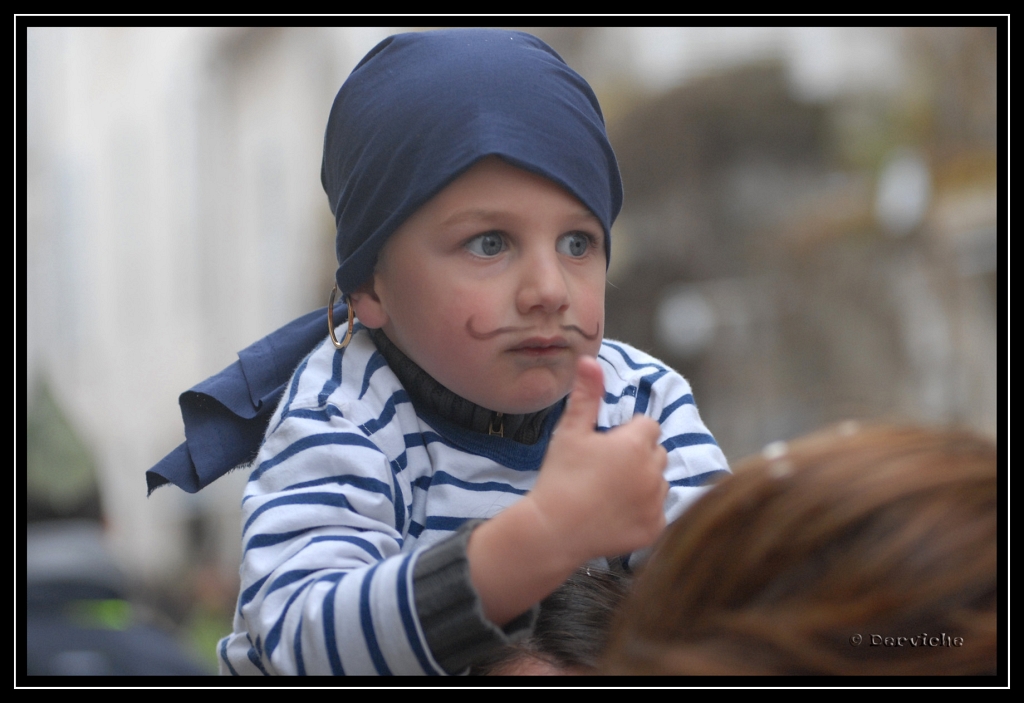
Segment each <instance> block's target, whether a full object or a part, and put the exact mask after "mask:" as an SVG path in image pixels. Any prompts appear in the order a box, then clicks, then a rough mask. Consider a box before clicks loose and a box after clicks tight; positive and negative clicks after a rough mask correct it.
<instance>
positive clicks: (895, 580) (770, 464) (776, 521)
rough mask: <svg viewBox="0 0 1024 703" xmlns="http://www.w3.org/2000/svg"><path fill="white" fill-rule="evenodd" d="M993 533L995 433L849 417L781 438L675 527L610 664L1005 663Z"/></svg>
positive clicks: (615, 669)
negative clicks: (862, 424)
mask: <svg viewBox="0 0 1024 703" xmlns="http://www.w3.org/2000/svg"><path fill="white" fill-rule="evenodd" d="M996 530H997V528H996V448H995V445H994V443H993V442H991V441H990V440H987V439H983V438H980V437H977V436H975V435H973V434H969V433H965V432H958V431H941V432H940V431H929V430H923V429H918V428H907V427H869V428H863V429H861V428H859V427H857V426H855V425H853V423H845V424H844V425H841V426H839V427H838V428H833V429H830V430H827V431H824V432H820V433H817V434H814V435H810V436H808V437H805V438H802V439H800V440H797V441H794V442H790V443H788V444H783V443H776V444H774V445H769V447H767V448H766V450H765V452H764V454H763V455H760V456H755V457H752V458H750V459H747V460H746V461H744V462H742V463H741V464H739V465H737V466H736V469H735V474H734V475H733V476H730V477H727V478H725V479H724V480H722V481H721V482H720V483H719V484H718V485H717V486H715V488H713V489H712V490H711V491H710V492H709V493H708V494H707V495H705V496H704V497H703V498H702V499H701V500H700V501H698V502H697V503H696V504H695V505H694V506H693V507H692V508H691V509H690V510H689V511H687V512H686V513H685V514H684V515H683V516H682V517H681V518H680V519H679V520H678V521H677V522H676V523H675V524H674V525H673V526H672V527H671V528H669V530H667V531H666V534H665V535H664V536H663V538H662V540H661V542H660V543H659V546H658V547H657V549H656V551H655V553H654V555H653V556H652V557H651V559H650V562H649V563H648V565H647V567H646V568H645V569H644V571H643V572H642V573H641V574H640V576H639V577H638V578H637V583H636V586H635V589H634V591H633V593H632V594H631V595H630V597H629V598H628V599H627V601H626V602H625V603H624V604H623V608H622V610H621V611H620V613H619V616H618V618H617V620H616V622H615V624H614V626H613V630H612V636H611V639H610V645H609V650H608V654H607V657H606V667H605V669H606V671H607V672H608V673H615V674H720V675H723V674H724V675H729V674H883V675H884V674H910V675H916V674H967V675H970V674H994V673H995V671H996V597H997V594H996V591H997V589H996V551H997V545H996V541H997V537H996ZM922 637H923V639H922ZM858 638H859V639H858ZM885 638H893V639H891V640H886V639H885ZM895 638H903V640H898V639H895ZM954 638H959V639H954ZM937 641H938V642H940V643H939V644H936V642H937Z"/></svg>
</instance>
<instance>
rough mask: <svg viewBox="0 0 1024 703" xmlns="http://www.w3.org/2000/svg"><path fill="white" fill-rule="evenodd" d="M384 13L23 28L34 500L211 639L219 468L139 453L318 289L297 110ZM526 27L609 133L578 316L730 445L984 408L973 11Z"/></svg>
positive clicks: (232, 560) (319, 123)
mask: <svg viewBox="0 0 1024 703" xmlns="http://www.w3.org/2000/svg"><path fill="white" fill-rule="evenodd" d="M400 29H401V28H332V29H328V28H288V29H269V28H257V29H251V28H250V29H245V28H203V29H190V28H158V29H137V28H88V29H76V28H56V27H55V28H39V27H36V28H29V29H28V36H27V47H26V48H27V65H26V67H25V68H26V72H27V85H26V88H27V90H26V93H27V123H26V125H25V127H26V132H27V168H28V171H27V186H28V190H27V194H26V196H27V197H26V199H25V200H23V201H21V202H23V203H25V205H26V206H27V220H28V236H27V241H26V251H25V256H26V260H27V286H26V292H27V299H26V305H27V338H26V340H25V346H24V348H25V354H26V356H25V362H26V367H27V375H26V378H27V382H28V384H29V387H28V389H27V391H28V392H27V396H26V397H27V398H29V407H28V408H27V409H24V410H23V411H22V413H21V415H20V417H21V418H22V420H23V424H24V422H25V418H29V417H30V418H32V419H31V421H29V422H28V424H30V425H32V428H33V430H32V437H31V438H30V441H29V442H27V446H28V452H29V458H28V461H29V463H30V464H32V466H35V467H37V468H38V467H44V469H45V470H46V471H51V472H53V471H56V472H60V471H66V472H67V475H68V476H69V477H70V478H69V479H68V481H67V482H66V484H67V485H66V486H64V487H63V488H61V489H60V490H57V489H53V490H57V493H55V494H54V495H55V496H56V497H54V498H53V500H55V501H57V503H58V504H60V501H65V502H67V501H69V500H71V499H70V498H68V496H67V495H64V494H66V493H68V492H69V491H71V489H72V487H74V486H80V487H81V491H82V492H83V495H85V494H86V493H88V492H89V491H96V486H98V495H99V497H100V498H101V502H102V506H103V515H104V520H105V525H106V530H105V534H106V539H107V543H108V545H109V549H110V552H111V554H112V555H113V557H114V558H115V560H116V561H117V563H118V565H119V566H120V568H121V570H122V571H123V572H124V574H125V575H126V578H128V579H129V580H132V581H133V582H134V583H135V584H137V585H138V587H139V589H141V591H140V592H145V593H149V594H151V595H150V597H151V599H152V600H153V601H154V602H155V603H157V605H158V606H159V607H161V608H162V609H163V611H164V612H166V613H169V617H170V620H172V621H173V622H175V623H176V624H177V626H178V627H180V628H181V632H182V633H184V635H185V636H188V637H191V639H192V642H193V643H194V646H195V647H196V648H197V651H200V652H202V654H203V656H205V657H206V658H207V659H208V660H209V661H211V662H212V661H213V655H212V645H213V642H215V640H216V638H217V637H219V636H221V635H223V634H225V633H226V632H228V631H229V630H230V612H231V609H232V605H233V601H234V598H235V597H236V595H237V591H236V588H237V568H238V558H239V551H240V545H239V539H240V525H239V501H240V496H241V491H242V483H244V481H245V478H246V476H245V473H244V472H235V473H233V474H230V475H229V476H227V477H225V478H224V479H221V480H220V481H218V482H217V483H215V484H214V485H213V486H211V487H210V488H208V489H206V490H204V491H202V492H201V493H199V494H196V495H187V494H185V493H183V492H181V491H180V490H178V489H177V488H174V487H169V488H163V489H160V490H158V491H156V492H155V493H154V494H153V496H152V497H150V498H148V499H147V498H146V484H145V479H144V475H143V474H144V472H145V470H146V469H148V468H149V467H150V466H152V465H153V464H154V463H156V462H157V461H158V460H159V459H160V458H161V457H163V456H164V455H165V454H166V453H167V452H168V451H170V450H171V449H173V448H174V447H175V446H177V445H178V444H179V443H180V442H182V441H183V439H184V436H183V431H182V424H181V419H180V415H179V413H178V407H177V395H178V394H179V393H180V392H181V391H183V390H185V389H186V388H188V387H190V386H192V385H193V384H195V383H196V382H198V381H200V380H202V379H203V378H205V377H207V376H209V375H211V374H213V373H215V372H217V371H219V370H220V369H222V368H223V367H225V366H227V365H228V364H230V363H232V361H234V359H235V356H234V355H235V352H236V351H238V350H239V349H242V348H244V347H245V346H247V345H248V344H249V343H251V342H253V341H255V340H256V339H258V338H259V337H261V336H263V335H264V334H266V333H268V332H270V331H272V330H274V329H276V328H277V327H279V326H280V325H282V324H284V323H286V322H288V321H289V320H291V319H293V318H294V317H297V316H298V315H300V314H302V313H305V312H308V311H310V310H312V309H314V308H316V307H319V306H322V305H324V304H325V303H326V299H327V294H328V293H329V291H330V287H331V284H332V275H333V271H334V267H335V261H334V254H333V251H334V250H333V236H334V232H333V219H332V216H331V214H330V211H329V209H328V206H327V200H326V197H325V196H324V194H323V191H322V188H321V185H320V180H319V174H320V159H321V149H322V140H323V130H324V126H325V125H326V121H327V114H328V111H329V109H330V105H331V102H332V101H333V98H334V95H335V93H336V92H337V89H338V87H339V86H340V85H341V83H342V82H343V80H344V78H345V76H346V75H347V74H348V72H349V71H350V70H351V69H352V67H353V66H354V65H355V63H356V62H357V61H358V60H359V59H360V58H361V57H362V55H363V54H364V53H365V52H366V51H368V50H369V49H370V48H371V47H372V46H373V45H374V44H376V43H377V42H378V41H379V40H380V39H382V38H384V37H385V36H387V35H388V34H391V33H393V32H394V31H399V30H400ZM526 30H527V31H530V32H532V33H534V34H536V35H538V36H540V37H541V38H542V39H544V40H545V41H547V42H548V43H550V44H551V45H552V46H553V47H554V48H555V49H556V50H557V51H559V52H560V53H561V55H562V56H563V57H564V58H565V59H566V61H567V62H568V63H569V64H570V65H571V66H573V67H574V68H575V69H576V70H577V71H579V72H580V73H581V74H582V75H583V76H584V77H585V78H587V80H589V81H590V82H591V84H592V86H593V87H594V89H595V91H596V92H597V94H598V97H599V99H600V100H601V104H602V106H603V108H604V110H605V113H606V118H607V122H608V128H609V133H610V135H611V140H612V143H613V146H614V147H615V149H616V153H617V155H618V157H619V160H620V166H621V169H622V175H623V181H624V184H625V191H626V199H625V207H624V210H623V213H622V216H621V217H620V219H619V221H618V222H617V223H616V227H615V231H614V236H613V254H612V265H611V270H610V272H609V286H608V291H607V314H608V320H607V333H608V336H609V337H612V338H618V339H623V340H625V341H628V342H629V343H631V344H633V345H635V346H637V347H639V348H642V349H645V350H648V351H650V352H651V353H653V354H654V355H655V356H658V357H660V358H662V359H664V360H665V361H666V362H668V363H670V364H672V365H673V366H675V367H676V368H678V369H679V370H680V371H681V372H682V373H683V374H684V375H685V376H686V377H687V378H689V380H690V381H691V384H692V385H693V387H694V390H695V395H696V398H697V399H698V404H699V408H700V410H701V413H702V415H703V417H704V419H705V421H706V423H707V425H708V426H709V427H710V428H711V430H712V432H714V433H715V435H716V437H717V439H718V441H719V443H720V445H721V446H722V448H723V450H724V451H725V453H726V455H727V456H728V457H729V459H730V461H735V460H737V459H739V458H741V457H742V456H744V455H745V454H747V453H750V452H753V451H757V450H758V449H760V448H761V447H762V446H763V445H764V444H766V443H768V442H771V441H774V440H777V439H785V438H788V437H792V436H795V435H798V434H801V433H803V432H807V431H810V430H812V429H815V428H817V427H819V426H820V425H822V424H825V423H829V422H833V421H836V420H840V419H848V418H862V419H903V420H914V421H920V422H925V423H942V424H949V423H954V424H959V425H965V426H969V427H972V428H976V429H978V430H981V431H983V432H986V433H988V434H991V435H995V434H996V427H997V416H998V414H999V408H997V394H998V384H999V382H1000V376H999V373H998V369H997V367H996V358H997V351H996V349H997V347H996V345H997V340H998V337H999V336H998V333H997V330H998V328H999V318H998V315H997V312H998V311H999V309H1000V306H999V302H1000V300H999V295H1000V287H999V286H998V284H997V250H998V249H999V239H998V232H997V190H998V188H997V185H998V184H997V179H996V176H997V168H996V166H997V156H998V155H999V154H1000V153H1001V152H999V151H998V149H999V147H1000V146H1002V145H999V146H997V137H998V136H999V135H997V130H996V118H997V93H998V89H999V86H998V85H997V68H998V66H997V41H996V40H997V33H996V30H995V29H994V28H985V27H970V28H957V27H946V28H933V29H925V28H915V29H901V28H842V29H832V28H798V29H794V28H784V27H771V28H753V27H748V28H671V27H659V28H557V29H556V28H526ZM20 436H21V437H24V434H22V435H20ZM69 457H70V458H69ZM33 462H34V463H33ZM39 470H43V469H39ZM86 475H88V476H94V477H95V478H94V480H91V481H89V480H84V479H82V480H79V479H78V478H75V477H81V476H86ZM44 484H45V485H47V486H53V485H59V484H61V482H60V481H57V482H56V483H55V482H53V481H51V482H49V483H45V482H44ZM44 484H41V485H44ZM61 491H63V493H61ZM100 498H97V497H96V496H93V495H92V494H91V493H90V494H89V495H87V496H86V497H85V498H83V500H90V501H93V502H96V501H98V500H100Z"/></svg>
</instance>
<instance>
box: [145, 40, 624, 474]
mask: <svg viewBox="0 0 1024 703" xmlns="http://www.w3.org/2000/svg"><path fill="white" fill-rule="evenodd" d="M487 156H499V157H501V158H503V159H505V160H506V161H508V162H509V163H511V164H513V165H515V166H518V167H520V168H523V169H525V170H527V171H531V172H533V173H536V174H539V175H541V176H544V177H545V178H548V179H550V180H551V181H554V182H555V183H557V184H559V185H560V186H562V187H563V188H565V189H566V190H567V191H568V192H570V193H572V194H573V195H574V196H575V197H576V198H577V199H578V200H579V201H580V202H582V203H583V204H584V205H586V206H587V207H588V208H589V209H590V211H591V212H593V214H594V215H595V216H596V217H597V219H598V220H599V221H600V222H601V225H602V227H603V228H604V232H605V251H606V252H610V250H611V247H610V241H609V236H610V233H611V226H612V222H613V221H614V220H615V217H616V216H617V215H618V213H619V209H620V208H621V206H622V182H621V180H620V179H619V170H618V166H617V164H616V161H615V154H614V153H613V152H612V148H611V145H610V144H609V142H608V137H607V134H606V132H605V126H604V118H603V116H602V115H601V108H600V106H599V105H598V103H597V98H596V97H595V95H594V92H593V91H592V90H591V89H590V86H589V85H587V82H586V81H585V80H583V78H582V77H580V76H579V74H577V73H576V72H575V71H573V70H572V69H571V68H569V67H568V66H567V65H566V63H565V62H564V61H563V60H562V59H561V57H560V56H558V54H557V53H555V51H554V50H553V49H551V47H549V46H548V45H547V44H545V43H544V42H542V41H540V40H539V39H537V38H536V37H533V36H531V35H529V34H524V33H522V32H512V31H505V30H492V29H455V30H441V31H434V32H422V33H409V34H398V35H395V36H392V37H388V38H387V39H385V40H384V41H382V42H381V43H380V44H378V45H377V46H376V47H374V48H373V49H372V50H371V51H370V53H368V54H367V55H366V56H365V57H364V58H363V60H362V61H360V62H359V65H357V66H356V68H355V69H354V70H353V71H352V73H351V74H350V75H349V77H348V79H347V80H346V81H345V84H344V85H343V86H342V87H341V90H340V91H339V92H338V95H337V97H336V98H335V100H334V106H333V107H332V108H331V114H330V117H329V119H328V123H327V131H326V134H325V137H324V157H323V163H322V166H321V172H320V175H321V181H322V182H323V186H324V190H325V191H326V192H327V198H328V200H329V203H330V207H331V212H332V213H334V218H335V223H336V225H337V239H336V251H337V256H338V262H339V265H338V270H337V273H336V275H335V279H336V281H337V284H338V288H339V290H341V291H342V293H344V294H348V293H352V292H353V291H354V290H355V289H356V288H358V287H359V286H360V285H361V284H362V283H364V282H365V281H366V280H367V279H369V277H370V275H371V274H372V273H373V268H374V266H375V265H376V262H377V255H378V254H379V253H380V250H381V248H382V247H383V246H384V243H385V242H386V241H387V239H388V237H389V236H390V235H391V234H392V233H393V232H394V231H395V230H396V229H397V228H398V227H399V226H400V225H401V224H402V223H403V222H404V221H405V220H406V219H408V217H409V216H410V215H412V214H413V212H415V211H416V210H417V209H418V208H419V207H420V206H421V205H423V204H424V203H426V202H427V201H428V200H429V199H430V198H431V197H433V196H434V195H436V194H437V193H438V192H440V191H441V190H442V189H443V188H444V187H445V186H446V185H448V184H449V183H451V182H452V181H453V180H454V179H455V178H457V177H458V176H459V175H460V174H462V173H463V172H465V171H466V170H467V169H468V168H469V167H470V166H472V165H473V164H475V163H476V162H477V161H479V160H481V159H483V158H484V157H487ZM334 314H335V318H336V319H337V320H344V319H345V316H346V315H347V310H346V309H345V307H344V306H343V305H339V306H337V307H336V308H335V313H334ZM326 319H327V314H326V308H322V309H320V310H317V311H315V312H312V313H310V314H308V315H305V316H303V317H301V318H299V319H298V320H295V321H294V322H291V323H289V324H288V325H285V326H284V327H282V328H281V329H279V330H277V331H276V332H273V333H272V334H270V335H268V336H267V337H264V338H263V339H261V340H259V341H258V342H256V343H255V344H253V345H251V346H249V347H247V348H246V349H244V350H242V351H241V352H239V353H238V361H237V362H235V363H234V364H232V365H231V366H229V367H228V368H226V369H225V370H224V371H222V372H221V373H219V374H217V375H215V376H212V377H210V378H208V379H206V380H205V381H203V382H202V383H200V384H198V385H196V386H194V387H193V388H191V389H190V390H188V391H186V392H185V393H182V395H181V396H180V397H179V404H180V405H181V412H182V419H183V420H184V423H185V438H186V441H185V443H184V444H182V445H181V446H179V447H178V448H177V449H175V450H174V451H173V452H171V453H170V454H169V455H167V456H166V457H165V458H164V459H163V460H161V461H160V463H158V464H157V465H156V466H154V467H153V468H152V469H150V470H149V471H148V472H146V482H147V485H148V487H149V490H150V492H152V490H153V489H155V488H157V487H158V486H161V485H163V484H165V483H174V484H175V485H177V486H179V487H181V488H182V489H184V490H186V491H188V492H190V493H194V492H195V491H198V490H199V489H201V488H203V487H204V486H206V485H208V484H209V483H210V482H211V481H213V480H215V479H217V478H219V477H220V476H222V475H223V474H225V473H227V472H228V471H230V470H231V469H233V468H235V467H237V466H239V465H241V464H245V463H248V462H250V461H252V460H253V459H254V458H255V456H256V453H257V451H258V450H259V445H260V442H261V440H262V438H263V433H264V432H265V430H266V427H267V423H268V422H269V420H270V417H271V415H272V414H273V412H274V410H275V408H276V407H277V403H278V400H279V399H280V397H281V394H282V393H283V391H284V386H285V384H286V383H287V381H288V379H289V378H290V376H291V374H292V372H293V371H294V369H295V367H296V366H297V365H298V364H299V362H300V361H301V360H302V358H303V357H305V356H306V354H308V353H309V352H310V350H312V349H313V348H314V347H315V346H316V345H317V344H318V343H320V342H321V341H322V340H323V339H324V337H325V336H326V334H325V333H326V329H325V326H326Z"/></svg>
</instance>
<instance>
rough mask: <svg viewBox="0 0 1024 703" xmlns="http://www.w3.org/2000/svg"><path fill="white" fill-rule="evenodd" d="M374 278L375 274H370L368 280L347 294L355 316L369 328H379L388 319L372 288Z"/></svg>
mask: <svg viewBox="0 0 1024 703" xmlns="http://www.w3.org/2000/svg"><path fill="white" fill-rule="evenodd" d="M375 278H376V276H371V277H370V280H369V281H367V282H366V283H364V284H363V285H361V286H359V287H358V288H356V289H355V290H354V291H352V293H350V294H349V296H348V302H349V304H350V305H351V306H352V309H353V310H355V313H356V317H358V318H359V321H360V322H362V323H363V324H364V325H365V326H366V327H369V328H370V329H379V328H381V327H383V326H384V325H385V324H387V321H388V314H387V312H386V311H385V310H384V306H383V305H382V304H381V301H380V297H379V296H378V295H377V291H376V290H375V289H374V279H375Z"/></svg>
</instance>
